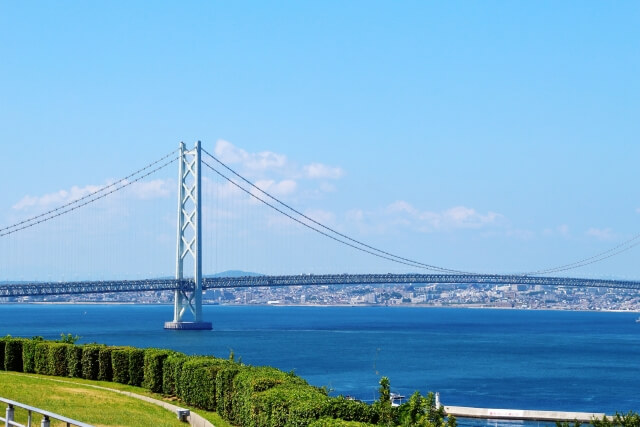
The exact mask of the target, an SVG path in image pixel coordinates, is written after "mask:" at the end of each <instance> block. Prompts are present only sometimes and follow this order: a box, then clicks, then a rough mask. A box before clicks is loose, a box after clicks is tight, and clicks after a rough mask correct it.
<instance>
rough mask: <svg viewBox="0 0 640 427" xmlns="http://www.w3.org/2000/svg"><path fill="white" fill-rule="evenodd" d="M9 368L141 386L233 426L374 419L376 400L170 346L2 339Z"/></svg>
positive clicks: (348, 425)
mask: <svg viewBox="0 0 640 427" xmlns="http://www.w3.org/2000/svg"><path fill="white" fill-rule="evenodd" d="M0 356H1V357H0V362H2V365H1V366H2V367H4V369H6V370H14V371H24V372H35V373H39V374H47V375H57V376H70V377H82V378H86V379H90V380H96V379H98V380H102V381H115V382H119V383H122V384H131V385H135V386H140V385H143V386H144V387H145V388H147V389H149V390H150V391H152V392H163V393H164V394H166V395H169V396H175V397H178V398H179V399H181V401H182V402H183V403H184V404H185V405H190V406H193V407H195V408H200V409H205V410H208V411H217V412H218V414H219V415H220V416H221V417H222V418H224V419H226V420H228V421H230V422H231V423H233V424H235V425H242V426H255V427H259V426H269V427H290V426H291V427H293V426H308V425H313V426H316V427H320V426H327V427H333V426H336V427H343V426H344V427H357V426H369V425H373V424H376V423H377V422H378V420H379V413H378V410H377V409H376V408H377V406H376V405H367V404H365V403H362V402H357V401H352V400H347V399H345V398H343V397H337V398H331V397H328V396H327V394H326V392H324V391H323V390H320V389H318V388H316V387H312V386H310V385H309V384H308V383H307V382H306V381H304V380H303V379H302V378H300V377H298V376H296V375H294V374H293V373H285V372H282V371H280V370H278V369H275V368H272V367H253V366H245V365H242V364H239V363H235V362H233V361H232V360H226V359H218V358H215V357H205V356H186V355H185V354H183V353H177V352H174V351H171V350H162V349H146V350H142V349H137V348H133V347H108V346H104V345H84V346H76V345H73V344H69V343H63V342H54V341H42V340H39V339H31V340H27V339H17V338H11V337H5V338H2V339H0Z"/></svg>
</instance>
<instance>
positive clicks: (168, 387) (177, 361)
mask: <svg viewBox="0 0 640 427" xmlns="http://www.w3.org/2000/svg"><path fill="white" fill-rule="evenodd" d="M186 360H187V356H186V355H185V354H183V353H174V354H171V355H169V357H167V358H166V359H165V361H164V365H163V368H162V392H163V393H164V394H166V395H168V396H178V394H179V389H180V384H179V380H180V374H181V373H182V364H183V363H184V362H185V361H186Z"/></svg>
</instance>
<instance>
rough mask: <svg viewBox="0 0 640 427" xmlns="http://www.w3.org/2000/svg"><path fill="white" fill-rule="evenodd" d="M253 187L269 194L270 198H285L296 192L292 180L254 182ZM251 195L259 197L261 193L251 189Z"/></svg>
mask: <svg viewBox="0 0 640 427" xmlns="http://www.w3.org/2000/svg"><path fill="white" fill-rule="evenodd" d="M255 186H256V187H258V188H260V189H261V190H263V191H265V192H267V193H269V194H271V195H272V196H286V195H289V194H292V193H294V192H295V191H296V189H297V187H298V184H297V183H296V182H295V181H294V180H292V179H285V180H282V181H274V180H272V179H269V180H260V181H256V182H255ZM251 192H252V193H254V194H256V195H258V196H259V195H260V194H261V193H260V192H259V191H257V190H255V189H252V191H251Z"/></svg>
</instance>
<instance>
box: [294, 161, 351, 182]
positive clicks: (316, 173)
mask: <svg viewBox="0 0 640 427" xmlns="http://www.w3.org/2000/svg"><path fill="white" fill-rule="evenodd" d="M303 170H304V173H305V176H306V177H307V178H311V179H338V178H341V177H342V176H343V175H344V171H343V170H342V169H340V168H337V167H333V166H327V165H323V164H322V163H311V164H310V165H306V166H305V167H304V168H303Z"/></svg>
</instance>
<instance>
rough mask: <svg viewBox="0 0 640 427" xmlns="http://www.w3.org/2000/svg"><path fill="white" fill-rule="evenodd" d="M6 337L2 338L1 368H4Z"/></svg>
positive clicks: (0, 350)
mask: <svg viewBox="0 0 640 427" xmlns="http://www.w3.org/2000/svg"><path fill="white" fill-rule="evenodd" d="M5 342H6V338H0V369H4V346H5Z"/></svg>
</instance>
